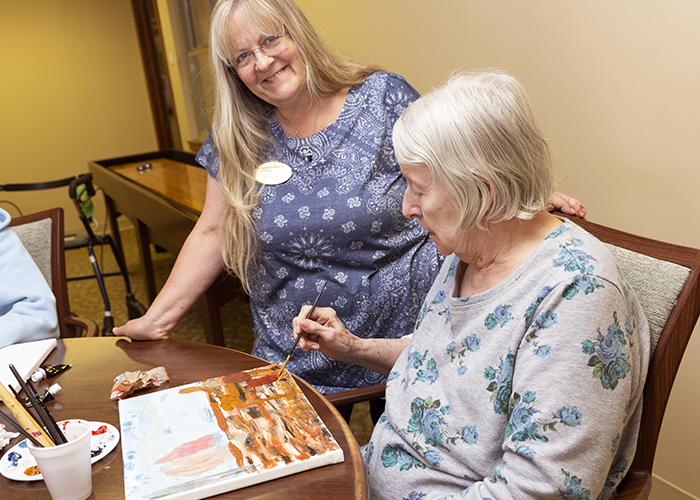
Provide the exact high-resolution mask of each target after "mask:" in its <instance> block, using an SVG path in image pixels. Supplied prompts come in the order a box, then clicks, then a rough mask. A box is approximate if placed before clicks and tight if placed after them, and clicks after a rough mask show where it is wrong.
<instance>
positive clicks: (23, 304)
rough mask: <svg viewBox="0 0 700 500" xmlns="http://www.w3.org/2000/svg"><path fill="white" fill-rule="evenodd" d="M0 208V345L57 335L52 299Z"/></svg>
mask: <svg viewBox="0 0 700 500" xmlns="http://www.w3.org/2000/svg"><path fill="white" fill-rule="evenodd" d="M9 224H10V215H9V214H8V213H7V212H6V211H5V210H3V209H1V208H0V347H5V346H7V345H10V344H18V343H21V342H29V341H32V340H41V339H47V338H58V335H59V332H58V318H57V316H56V300H55V299H54V296H53V293H52V292H51V289H50V288H49V285H48V284H47V283H46V280H45V279H44V277H43V276H42V274H41V271H39V268H38V267H37V266H36V264H35V263H34V261H33V260H32V258H31V256H30V255H29V253H28V252H27V250H26V249H25V248H24V246H22V242H21V241H20V239H19V238H18V237H17V235H16V234H15V233H14V232H13V231H12V229H10V228H9V227H8V225H9Z"/></svg>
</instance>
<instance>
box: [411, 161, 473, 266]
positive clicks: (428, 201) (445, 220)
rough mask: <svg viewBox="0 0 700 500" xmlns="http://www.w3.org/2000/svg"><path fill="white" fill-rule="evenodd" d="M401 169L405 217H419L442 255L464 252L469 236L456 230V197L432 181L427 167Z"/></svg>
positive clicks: (457, 220)
mask: <svg viewBox="0 0 700 500" xmlns="http://www.w3.org/2000/svg"><path fill="white" fill-rule="evenodd" d="M401 172H402V173H403V175H404V177H405V178H406V181H407V186H406V192H405V193H404V196H403V207H402V211H403V215H404V217H408V218H411V217H416V218H417V219H418V221H419V222H420V224H421V226H423V229H425V230H426V231H428V233H429V235H430V239H431V240H433V241H434V242H435V246H436V247H437V250H438V252H440V253H441V254H443V255H449V254H451V253H459V252H461V251H463V250H464V248H465V243H466V235H465V233H462V232H456V228H457V224H458V222H459V212H458V210H457V207H456V205H455V203H454V200H453V199H452V198H451V197H450V196H449V195H448V194H447V193H446V192H445V190H444V189H442V188H441V187H440V186H438V185H437V184H435V183H434V182H433V179H432V176H431V175H430V171H429V170H428V169H427V168H426V167H423V166H417V165H402V166H401Z"/></svg>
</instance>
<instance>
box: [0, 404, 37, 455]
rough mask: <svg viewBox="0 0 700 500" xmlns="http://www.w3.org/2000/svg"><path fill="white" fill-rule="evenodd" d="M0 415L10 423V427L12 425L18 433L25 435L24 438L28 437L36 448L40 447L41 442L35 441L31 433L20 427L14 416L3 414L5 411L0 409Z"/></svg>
mask: <svg viewBox="0 0 700 500" xmlns="http://www.w3.org/2000/svg"><path fill="white" fill-rule="evenodd" d="M0 415H2V418H4V419H5V422H7V423H8V424H10V425H11V426H12V427H14V428H15V429H16V430H17V431H18V432H19V433H20V434H22V435H23V436H24V437H26V438H27V439H29V440H30V441H31V442H32V443H34V446H36V447H37V448H41V447H42V444H41V443H40V442H39V441H37V440H36V438H35V437H34V436H32V435H31V434H29V433H28V432H27V431H25V430H24V429H22V426H21V425H20V424H19V423H18V422H17V421H16V420H15V419H14V418H12V417H10V416H9V415H5V412H2V411H0Z"/></svg>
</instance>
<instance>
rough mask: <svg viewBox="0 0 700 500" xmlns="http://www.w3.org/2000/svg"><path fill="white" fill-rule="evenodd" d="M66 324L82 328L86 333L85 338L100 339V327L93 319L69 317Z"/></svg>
mask: <svg viewBox="0 0 700 500" xmlns="http://www.w3.org/2000/svg"><path fill="white" fill-rule="evenodd" d="M66 324H67V325H68V326H70V327H77V328H80V329H81V330H82V331H84V332H85V335H83V336H84V337H98V336H99V335H100V327H99V326H97V323H95V322H94V321H93V320H91V319H87V318H79V317H78V316H68V317H67V318H66Z"/></svg>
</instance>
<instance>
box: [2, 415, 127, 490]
mask: <svg viewBox="0 0 700 500" xmlns="http://www.w3.org/2000/svg"><path fill="white" fill-rule="evenodd" d="M64 422H67V420H62V421H61V422H58V425H59V426H60V425H61V424H63V423H64ZM88 423H89V424H90V430H91V431H92V437H91V438H90V454H91V455H92V458H91V462H92V463H93V464H94V463H95V462H97V461H98V460H101V459H102V458H104V457H105V456H107V454H108V453H109V452H110V451H112V450H113V449H114V448H115V447H116V446H117V443H119V431H118V430H117V428H116V427H114V426H113V425H111V424H106V423H104V422H88ZM27 442H28V440H27V439H25V440H23V441H21V442H19V443H17V444H16V445H14V446H13V447H12V448H10V450H9V451H8V452H7V453H5V455H3V457H2V460H0V474H2V475H3V476H5V477H6V478H8V479H14V480H15V481H41V480H42V479H44V478H43V476H42V475H41V472H39V467H38V466H37V465H36V461H35V460H34V457H33V456H32V454H31V453H29V447H28V446H27Z"/></svg>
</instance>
